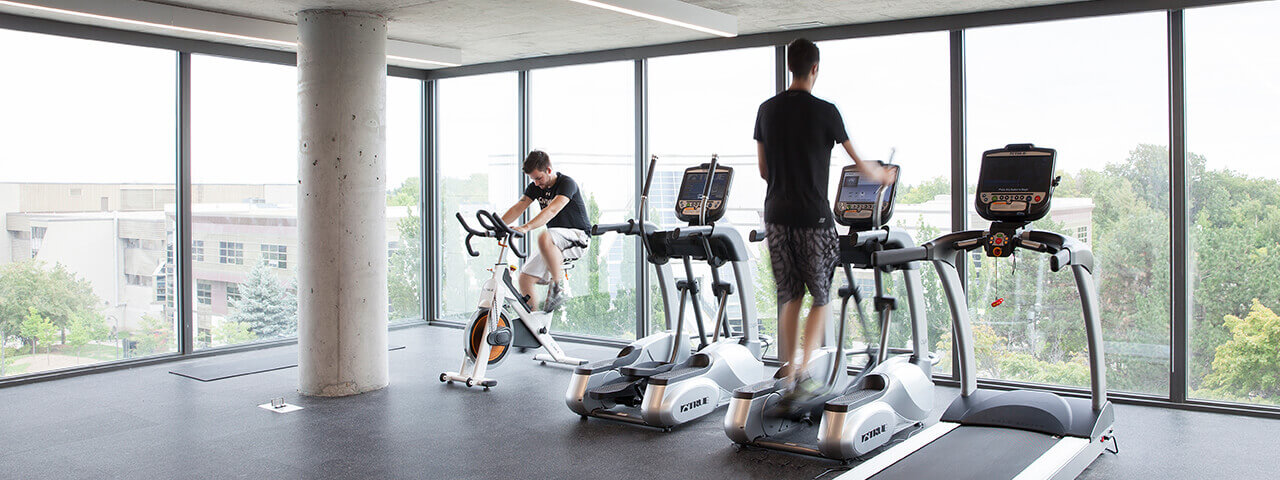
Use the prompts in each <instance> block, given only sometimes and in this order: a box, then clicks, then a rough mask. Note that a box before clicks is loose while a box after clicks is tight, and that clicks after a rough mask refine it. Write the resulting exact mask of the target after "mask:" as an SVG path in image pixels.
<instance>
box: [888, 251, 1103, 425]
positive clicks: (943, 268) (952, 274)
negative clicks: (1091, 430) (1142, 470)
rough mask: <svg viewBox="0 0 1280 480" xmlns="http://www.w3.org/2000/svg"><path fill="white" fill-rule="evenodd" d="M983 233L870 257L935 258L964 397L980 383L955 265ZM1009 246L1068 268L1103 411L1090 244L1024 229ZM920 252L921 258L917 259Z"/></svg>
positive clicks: (1097, 407)
mask: <svg viewBox="0 0 1280 480" xmlns="http://www.w3.org/2000/svg"><path fill="white" fill-rule="evenodd" d="M987 235H988V233H987V231H985V230H966V231H961V232H955V233H949V234H946V235H943V236H941V237H938V238H936V239H934V240H931V241H929V242H926V243H925V244H924V245H921V246H920V247H916V248H907V249H904V250H902V251H898V252H894V251H887V252H876V253H875V254H873V255H872V257H871V258H872V264H874V265H877V266H879V265H888V264H893V263H895V262H899V261H910V260H911V259H915V260H921V259H923V260H930V261H932V262H933V265H934V267H935V268H936V269H937V271H938V274H939V277H940V279H941V280H942V288H943V290H944V291H945V292H946V294H947V303H948V305H949V307H950V309H951V317H952V335H953V336H954V338H955V343H956V347H957V358H958V360H959V361H958V362H957V363H958V365H956V368H957V371H958V374H959V376H960V395H961V396H965V397H967V396H969V395H971V394H973V392H974V391H976V390H977V385H978V383H977V373H976V372H975V371H974V367H975V365H976V363H975V357H974V352H973V333H972V332H973V330H972V328H971V326H970V322H969V308H968V299H967V297H966V295H965V293H964V290H963V288H962V287H961V286H962V285H963V282H962V281H961V279H960V275H959V270H958V269H957V268H956V265H957V264H958V263H959V262H960V260H959V255H960V254H963V253H965V252H968V251H971V250H976V249H978V248H981V247H982V241H983V240H984V239H985V238H986V237H987ZM1012 246H1013V247H1014V248H1020V249H1023V250H1031V251H1036V252H1040V253H1045V254H1048V255H1051V257H1050V267H1051V269H1052V270H1053V271H1055V272H1056V271H1059V270H1061V269H1062V267H1066V266H1070V267H1071V269H1072V273H1073V275H1074V277H1075V282H1076V289H1077V290H1078V291H1079V292H1080V303H1081V309H1082V310H1083V313H1084V323H1085V336H1086V345H1087V348H1088V358H1089V389H1090V394H1091V397H1092V400H1093V410H1094V411H1101V410H1102V409H1103V407H1104V406H1106V404H1107V379H1106V363H1104V359H1105V352H1104V347H1103V343H1102V321H1101V313H1100V308H1099V306H1098V286H1097V282H1096V280H1095V279H1094V276H1093V266H1094V258H1093V252H1092V251H1091V250H1090V249H1089V247H1088V246H1086V245H1084V244H1083V243H1081V242H1080V241H1078V240H1076V239H1074V238H1072V237H1068V236H1065V235H1062V234H1059V233H1054V232H1048V231H1044V230H1027V231H1024V232H1022V233H1021V234H1020V235H1018V236H1017V237H1015V241H1014V243H1013V245H1012ZM921 256H922V257H923V258H917V257H921Z"/></svg>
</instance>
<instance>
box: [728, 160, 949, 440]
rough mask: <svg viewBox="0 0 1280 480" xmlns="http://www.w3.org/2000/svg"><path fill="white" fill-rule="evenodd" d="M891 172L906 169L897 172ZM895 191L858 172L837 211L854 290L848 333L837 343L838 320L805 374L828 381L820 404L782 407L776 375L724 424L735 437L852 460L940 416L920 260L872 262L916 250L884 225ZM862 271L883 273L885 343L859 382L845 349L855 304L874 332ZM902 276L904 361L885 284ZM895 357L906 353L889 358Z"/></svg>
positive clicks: (848, 289)
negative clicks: (893, 275) (935, 413)
mask: <svg viewBox="0 0 1280 480" xmlns="http://www.w3.org/2000/svg"><path fill="white" fill-rule="evenodd" d="M885 167H886V168H889V169H894V170H895V171H896V169H898V166H896V165H885ZM893 190H894V185H893V184H889V185H880V184H876V183H868V182H863V181H862V176H861V172H859V170H858V168H857V167H856V166H854V165H850V166H847V167H845V168H844V169H843V170H842V171H841V178H840V185H839V189H838V190H837V193H836V204H835V209H834V210H835V213H836V221H837V222H838V223H840V224H841V225H844V226H847V227H849V231H848V233H846V234H845V235H841V236H840V247H839V248H840V252H839V253H840V267H841V269H842V270H843V273H844V277H845V283H846V285H845V286H844V287H842V288H841V289H840V290H839V294H840V300H841V301H840V317H839V319H838V322H837V325H838V327H837V330H838V333H836V335H834V338H833V336H832V335H831V333H830V327H831V322H828V324H827V325H828V332H827V334H826V336H825V338H824V342H825V344H824V346H823V347H822V348H821V349H819V350H818V351H817V352H814V354H813V355H812V356H811V360H810V362H809V364H808V365H806V366H805V367H806V369H807V373H808V376H809V377H810V378H813V379H817V380H820V381H822V384H823V386H822V388H821V389H820V390H819V394H818V395H816V396H815V397H814V398H812V399H810V400H808V401H806V402H803V403H801V404H800V405H797V406H795V407H794V408H791V409H787V410H788V411H786V412H780V411H779V410H781V409H776V408H774V407H775V405H777V404H778V403H779V402H780V401H781V399H782V395H783V392H784V391H785V389H786V387H787V385H786V382H787V379H786V378H780V377H775V378H774V379H772V380H767V381H764V382H760V383H757V384H754V385H749V386H746V387H743V388H740V389H738V390H737V391H735V392H734V399H733V402H732V403H731V404H730V405H729V412H728V414H727V415H726V416H725V421H724V431H725V434H726V435H728V436H729V438H730V439H732V440H733V441H734V442H736V443H738V444H741V445H751V446H756V447H763V448H769V449H774V450H782V451H786V452H791V453H799V454H804V455H813V456H820V457H826V458H831V459H837V460H850V459H854V458H858V457H861V456H864V455H866V454H868V453H870V452H872V451H873V450H875V449H876V448H879V447H880V446H882V445H884V444H885V443H886V442H888V440H889V439H890V438H891V437H893V434H895V433H897V432H899V431H901V430H903V429H906V428H908V427H911V426H913V425H919V424H920V422H923V421H924V419H925V418H926V416H927V415H928V414H929V412H930V411H931V410H932V408H933V381H932V379H931V377H930V369H931V368H932V364H933V361H934V359H935V357H934V356H933V355H932V354H931V353H930V352H929V351H928V349H927V345H928V334H927V328H928V324H927V320H926V318H925V314H924V297H923V288H922V285H921V281H920V272H919V265H918V264H919V262H918V261H911V262H901V263H896V264H876V265H873V264H872V262H871V258H872V256H873V255H874V254H875V253H876V252H880V251H886V250H887V251H895V250H899V249H905V248H911V247H914V246H915V243H914V241H913V240H912V238H911V236H910V235H909V234H907V233H906V232H905V231H902V230H900V229H895V228H892V227H885V226H883V225H884V223H885V222H886V221H887V220H888V219H889V218H890V217H891V216H892V213H893V193H894V192H893ZM762 238H763V236H762V235H760V234H759V233H758V232H752V238H751V239H752V240H753V241H759V240H760V239H762ZM854 268H861V269H872V271H873V277H874V282H875V297H874V298H873V305H874V308H875V310H876V311H877V312H878V313H879V320H880V325H879V327H880V338H879V343H878V345H877V346H874V347H873V346H871V345H869V344H868V345H866V347H865V349H864V350H863V352H862V353H865V354H866V355H867V356H868V357H869V358H868V360H867V363H866V364H865V365H864V366H863V367H862V369H861V370H860V371H859V372H858V373H857V374H856V375H854V376H850V375H848V374H847V373H846V368H847V367H848V359H847V355H848V353H850V352H848V351H846V349H845V332H846V328H845V325H846V322H845V318H846V314H847V312H848V309H849V300H850V299H852V300H854V309H855V311H856V312H857V315H858V318H859V320H861V322H862V327H863V331H864V332H868V333H869V329H868V328H867V323H868V322H867V319H866V316H865V315H864V314H863V312H862V309H861V308H860V305H861V302H862V298H861V297H862V296H861V293H860V292H859V289H858V287H857V284H856V282H855V280H854V276H853V269H854ZM893 271H901V272H902V275H903V279H904V280H905V287H906V293H907V303H908V305H909V314H910V327H911V337H912V348H911V349H910V350H907V351H904V352H901V353H899V352H895V351H891V349H890V348H889V347H888V345H889V331H890V320H891V319H892V312H893V311H894V310H896V309H897V300H896V299H894V298H892V297H889V296H886V295H885V292H884V278H883V277H884V274H885V273H890V272H893ZM852 353H859V352H858V351H857V350H855V351H853V352H852ZM890 353H896V355H894V356H893V357H889V354H890ZM815 425H816V426H817V428H816V431H814V428H813V427H814V426H815Z"/></svg>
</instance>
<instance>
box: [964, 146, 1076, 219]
mask: <svg viewBox="0 0 1280 480" xmlns="http://www.w3.org/2000/svg"><path fill="white" fill-rule="evenodd" d="M1056 154H1057V152H1055V151H1054V150H1053V149H1050V148H1036V147H1034V146H1032V145H1009V146H1007V147H1005V148H1001V149H997V150H988V151H986V152H984V153H983V154H982V170H981V171H980V172H979V174H978V192H977V195H975V197H976V198H975V199H974V202H975V204H976V207H977V210H978V214H979V215H981V216H982V218H985V219H987V220H991V221H1021V222H1030V221H1034V220H1039V219H1040V218H1042V217H1044V216H1045V215H1046V214H1048V213H1049V200H1050V197H1051V196H1052V195H1053V187H1054V176H1053V172H1054V167H1055V157H1056Z"/></svg>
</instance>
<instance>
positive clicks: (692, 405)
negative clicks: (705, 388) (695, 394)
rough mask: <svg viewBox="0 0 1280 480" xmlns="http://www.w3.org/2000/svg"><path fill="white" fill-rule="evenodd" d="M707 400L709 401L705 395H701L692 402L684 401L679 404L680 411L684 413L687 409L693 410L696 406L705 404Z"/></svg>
mask: <svg viewBox="0 0 1280 480" xmlns="http://www.w3.org/2000/svg"><path fill="white" fill-rule="evenodd" d="M708 401H709V400H708V399H707V397H702V398H699V399H697V400H694V401H692V402H689V403H686V404H684V405H681V406H680V413H684V412H687V411H689V410H693V409H695V408H698V407H701V406H703V405H706V404H707V402H708Z"/></svg>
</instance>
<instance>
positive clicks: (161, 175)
mask: <svg viewBox="0 0 1280 480" xmlns="http://www.w3.org/2000/svg"><path fill="white" fill-rule="evenodd" d="M176 61H177V55H176V54H175V53H174V52H172V51H167V50H158V49H151V48H140V47H133V46H127V45H116V44H110V43H102V42H93V41H86V40H78V39H72V38H63V37H55V36H48V35H39V34H32V33H23V32H15V31H8V30H0V64H3V65H4V72H5V73H4V74H3V75H0V112H4V114H3V115H0V145H3V150H0V171H3V172H4V174H3V178H4V179H3V181H0V223H2V224H3V225H4V228H5V231H4V232H3V234H2V235H0V377H4V376H13V375H21V374H30V373H36V372H42V371H48V370H57V369H61V368H68V367H77V366H84V365H91V364H94V363H99V362H105V361H111V360H118V359H122V358H136V357H143V356H148V355H155V354H161V353H170V352H174V351H177V346H178V345H177V329H176V315H175V311H174V309H173V303H172V299H171V297H169V295H168V291H169V290H168V289H169V288H171V286H172V283H171V282H172V277H171V276H169V275H170V273H171V271H170V270H169V269H168V268H167V266H168V265H169V264H168V262H166V258H167V253H168V252H170V251H171V249H172V247H173V245H172V238H173V231H174V223H173V218H174V217H173V212H174V208H173V205H174V198H175V195H174V185H175V183H176V177H177V173H176V172H177V169H176V165H177V161H176V155H175V144H174V131H175V125H174V112H175V111H176V106H175V101H176V92H175V89H174V86H175V84H176V82H175V81H174V72H175V64H176ZM86 72H92V74H91V76H90V77H86Z"/></svg>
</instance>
